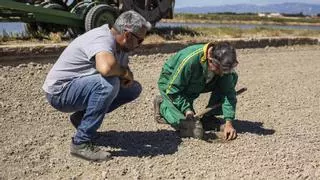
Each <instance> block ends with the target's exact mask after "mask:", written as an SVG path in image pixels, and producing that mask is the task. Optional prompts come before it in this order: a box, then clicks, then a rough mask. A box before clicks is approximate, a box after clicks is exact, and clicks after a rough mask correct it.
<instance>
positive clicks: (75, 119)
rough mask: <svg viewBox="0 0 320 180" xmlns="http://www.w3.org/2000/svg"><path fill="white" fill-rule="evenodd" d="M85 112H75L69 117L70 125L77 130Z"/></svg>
mask: <svg viewBox="0 0 320 180" xmlns="http://www.w3.org/2000/svg"><path fill="white" fill-rule="evenodd" d="M84 113H85V111H77V112H75V113H73V114H71V115H70V121H71V123H72V125H73V126H74V127H75V128H76V129H77V128H78V126H79V125H80V123H81V120H82V118H83V115H84Z"/></svg>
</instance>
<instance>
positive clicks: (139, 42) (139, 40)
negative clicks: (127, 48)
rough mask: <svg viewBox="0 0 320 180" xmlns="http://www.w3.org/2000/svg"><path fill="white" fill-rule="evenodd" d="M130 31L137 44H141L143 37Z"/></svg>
mask: <svg viewBox="0 0 320 180" xmlns="http://www.w3.org/2000/svg"><path fill="white" fill-rule="evenodd" d="M130 33H131V34H132V36H134V37H135V38H136V39H137V40H138V44H141V43H142V42H143V41H144V39H143V38H141V37H139V36H138V35H136V34H135V33H133V32H130Z"/></svg>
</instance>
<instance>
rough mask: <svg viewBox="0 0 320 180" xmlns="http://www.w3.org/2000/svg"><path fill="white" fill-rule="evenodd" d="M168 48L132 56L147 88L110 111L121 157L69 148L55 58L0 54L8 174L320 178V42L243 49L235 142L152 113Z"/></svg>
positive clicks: (2, 171) (2, 154)
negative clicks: (51, 95)
mask: <svg viewBox="0 0 320 180" xmlns="http://www.w3.org/2000/svg"><path fill="white" fill-rule="evenodd" d="M170 48H171V47H169V46H168V49H170ZM155 53H157V52H155ZM170 55H172V54H166V53H163V54H160V53H158V54H154V55H134V56H131V57H130V58H131V67H132V70H133V71H134V74H135V78H136V80H138V81H140V83H141V84H142V85H143V87H144V90H143V92H142V94H141V96H140V97H139V98H138V99H137V100H136V101H134V102H132V103H130V104H127V105H124V106H122V107H120V108H119V109H117V110H115V111H114V112H112V113H110V114H108V115H107V116H106V117H105V120H104V122H103V124H102V126H101V128H100V129H99V131H100V132H101V134H102V135H103V138H104V142H105V147H104V148H105V149H107V150H109V151H110V152H111V153H112V154H113V156H114V157H113V159H112V160H110V161H107V162H102V163H95V162H88V161H84V160H81V159H78V158H75V157H73V156H71V155H70V154H69V145H70V141H71V136H72V135H73V133H74V132H75V130H74V128H73V127H72V125H71V123H69V121H68V116H69V114H67V113H61V112H58V111H56V110H55V109H53V108H52V107H51V106H50V105H49V104H48V103H47V102H46V100H45V97H44V94H43V91H42V90H41V86H42V83H43V81H44V79H45V76H46V74H47V72H48V71H49V69H50V68H51V67H52V65H53V61H50V60H46V61H43V62H42V63H39V62H36V63H35V62H32V60H29V61H23V62H21V63H17V62H15V65H9V64H1V61H0V92H1V94H0V128H1V131H0V179H320V150H319V149H320V133H319V130H320V125H319V117H320V108H319V107H320V88H319V87H320V58H319V57H320V46H288V47H281V48H271V47H269V48H264V49H241V50H238V59H239V62H240V64H239V66H238V72H239V78H240V79H239V83H238V88H241V87H247V88H248V91H247V92H245V93H244V94H242V95H240V96H239V97H238V106H237V118H238V121H237V122H236V125H235V126H236V128H237V131H238V133H239V134H238V138H237V139H236V140H234V141H231V142H223V141H221V140H219V139H212V141H209V142H207V141H201V140H196V139H191V138H183V139H181V138H179V136H177V134H176V133H175V132H174V130H173V129H172V128H171V127H169V126H167V125H160V124H156V123H155V122H154V121H153V113H152V99H153V97H154V95H156V94H157V93H158V90H157V84H156V83H157V80H158V76H159V73H160V70H161V66H162V64H163V63H164V61H165V59H166V58H168V57H169V56H170ZM207 98H208V94H205V95H201V97H200V98H199V99H198V100H197V101H196V108H197V110H200V109H202V108H203V107H204V106H205V105H206V103H207Z"/></svg>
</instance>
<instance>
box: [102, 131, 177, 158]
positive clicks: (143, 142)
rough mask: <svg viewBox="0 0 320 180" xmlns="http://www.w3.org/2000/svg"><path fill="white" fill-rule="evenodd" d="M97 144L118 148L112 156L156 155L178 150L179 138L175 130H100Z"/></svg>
mask: <svg viewBox="0 0 320 180" xmlns="http://www.w3.org/2000/svg"><path fill="white" fill-rule="evenodd" d="M100 135H101V139H100V140H99V143H98V145H100V146H106V147H111V148H119V149H120V150H119V151H112V152H111V153H112V155H113V156H124V157H127V156H138V157H143V156H157V155H166V154H173V153H175V152H176V151H177V150H178V146H179V144H180V143H181V142H182V141H181V138H180V137H179V136H178V135H177V134H176V132H175V131H169V130H160V131H156V132H152V131H129V132H125V131H120V132H118V131H106V132H101V133H100Z"/></svg>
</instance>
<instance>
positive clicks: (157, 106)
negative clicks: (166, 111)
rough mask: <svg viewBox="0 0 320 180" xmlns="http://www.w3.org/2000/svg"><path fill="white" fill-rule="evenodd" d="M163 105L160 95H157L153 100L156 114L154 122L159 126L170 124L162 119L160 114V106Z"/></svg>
mask: <svg viewBox="0 0 320 180" xmlns="http://www.w3.org/2000/svg"><path fill="white" fill-rule="evenodd" d="M161 103H162V97H161V96H160V95H156V97H155V98H154V99H153V113H154V120H155V121H156V122H157V123H159V124H168V123H167V122H166V120H164V119H163V117H161V114H160V104H161Z"/></svg>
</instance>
